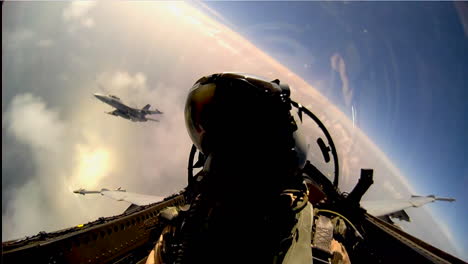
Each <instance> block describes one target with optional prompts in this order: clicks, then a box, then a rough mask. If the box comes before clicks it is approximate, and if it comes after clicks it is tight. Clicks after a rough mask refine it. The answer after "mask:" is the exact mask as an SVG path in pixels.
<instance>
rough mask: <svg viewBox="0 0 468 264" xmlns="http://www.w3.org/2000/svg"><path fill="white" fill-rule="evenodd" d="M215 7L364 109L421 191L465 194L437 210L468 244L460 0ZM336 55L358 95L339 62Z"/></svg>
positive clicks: (467, 55) (339, 100)
mask: <svg viewBox="0 0 468 264" xmlns="http://www.w3.org/2000/svg"><path fill="white" fill-rule="evenodd" d="M206 4H207V5H208V6H209V7H210V8H212V9H213V10H215V11H216V12H217V13H218V14H220V16H221V17H222V18H224V19H220V17H217V19H220V21H221V22H224V23H226V24H227V25H228V26H230V27H231V28H232V29H233V30H235V31H237V32H239V33H240V34H241V35H243V36H245V37H246V38H247V39H249V40H250V41H252V42H253V43H254V44H255V45H257V46H258V47H260V48H261V49H262V50H264V51H265V52H267V53H268V54H270V55H271V56H272V57H274V58H275V59H277V60H279V61H280V62H281V63H283V64H284V65H285V66H287V67H288V68H290V69H291V70H293V71H295V72H296V73H298V74H299V75H300V76H301V77H302V78H304V79H305V80H306V81H308V82H309V83H311V84H312V85H314V86H315V87H316V88H318V89H319V90H320V91H321V92H322V93H323V94H324V95H325V96H327V97H328V98H330V99H331V100H332V101H333V102H334V103H335V104H336V105H338V106H339V107H340V108H341V109H342V110H343V111H344V112H345V113H346V114H347V115H348V116H349V117H350V118H351V117H352V110H351V106H352V107H353V108H355V109H356V112H357V115H356V123H357V125H358V126H359V127H360V128H361V129H362V130H363V131H364V132H365V133H366V134H367V135H368V136H369V137H370V138H371V139H372V140H373V141H374V142H375V143H376V144H377V145H378V146H379V147H380V148H381V149H382V150H383V151H384V152H385V153H386V154H387V156H388V157H389V158H390V159H391V160H392V161H393V162H394V164H395V165H396V166H397V167H398V168H399V169H400V170H401V171H402V172H403V173H404V174H405V175H407V177H408V180H409V181H410V182H411V184H412V185H413V187H414V189H415V190H416V191H418V192H419V193H418V194H431V193H434V194H436V195H441V196H452V197H455V198H456V199H457V202H456V203H454V204H446V203H440V204H433V205H430V207H431V208H432V210H433V212H435V213H436V214H437V215H439V216H441V215H443V216H441V218H442V221H444V222H446V224H447V225H448V226H449V228H450V229H451V230H452V232H453V233H455V236H456V239H457V240H458V241H460V242H462V244H463V245H462V247H463V248H464V251H465V252H466V251H467V248H468V246H467V242H466V237H468V228H467V224H466V217H467V216H468V206H467V205H466V204H467V202H468V195H467V194H466V190H465V188H466V186H468V162H467V157H468V155H467V154H468V153H467V152H468V151H467V150H466V146H467V145H468V139H467V137H466V135H468V122H467V114H468V104H467V102H466V100H467V99H468V89H467V87H468V86H467V85H468V74H467V73H468V49H467V47H468V38H467V37H468V36H467V35H466V33H465V32H468V30H467V29H464V28H463V24H462V20H461V19H460V17H459V15H458V13H457V9H456V5H455V4H454V3H451V2H383V3H382V2H347V3H342V2H327V3H325V2H208V3H206ZM215 18H216V17H215ZM336 54H337V55H338V56H339V58H341V59H342V61H343V62H344V63H345V64H346V77H347V79H348V82H349V83H348V87H349V88H348V90H347V93H348V94H346V92H343V89H342V87H343V81H342V78H341V77H340V73H339V72H338V71H335V70H333V69H332V67H331V58H332V57H333V56H334V55H336ZM350 91H351V92H352V95H351V94H349V92H350ZM346 97H348V98H349V99H346ZM346 100H349V101H348V102H346Z"/></svg>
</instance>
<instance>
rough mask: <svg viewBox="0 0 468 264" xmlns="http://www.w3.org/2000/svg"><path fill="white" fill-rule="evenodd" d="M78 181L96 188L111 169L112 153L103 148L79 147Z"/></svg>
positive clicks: (81, 184) (88, 186)
mask: <svg viewBox="0 0 468 264" xmlns="http://www.w3.org/2000/svg"><path fill="white" fill-rule="evenodd" d="M78 153H79V155H78V159H79V165H78V172H77V179H76V180H77V182H78V184H79V185H80V186H83V187H84V186H85V187H86V188H95V187H98V186H97V185H98V184H99V182H100V181H101V180H102V179H103V178H104V177H106V176H107V174H108V172H109V169H110V153H109V151H107V150H105V149H103V148H96V149H90V148H86V147H83V146H79V147H78Z"/></svg>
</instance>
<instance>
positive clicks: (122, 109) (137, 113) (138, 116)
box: [94, 93, 163, 122]
mask: <svg viewBox="0 0 468 264" xmlns="http://www.w3.org/2000/svg"><path fill="white" fill-rule="evenodd" d="M94 96H95V97H96V98H97V99H99V100H101V101H102V102H104V103H106V104H108V105H110V106H112V107H114V108H116V109H115V110H114V111H112V112H106V114H109V115H114V116H120V117H123V118H125V119H129V120H132V121H133V122H146V121H148V120H150V121H154V122H159V120H156V119H152V118H149V117H146V115H154V114H162V113H163V112H161V111H159V110H158V109H155V110H150V107H151V105H149V104H147V105H145V106H144V107H143V108H142V109H137V108H132V107H130V106H127V105H126V104H124V103H123V102H122V100H120V98H119V97H117V96H115V95H110V94H109V95H103V94H98V93H95V94H94Z"/></svg>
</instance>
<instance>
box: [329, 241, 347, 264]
mask: <svg viewBox="0 0 468 264" xmlns="http://www.w3.org/2000/svg"><path fill="white" fill-rule="evenodd" d="M330 250H331V252H332V255H333V257H332V261H331V263H332V264H351V260H350V259H349V256H348V252H346V249H345V248H344V246H343V244H341V243H340V242H338V241H336V240H335V239H333V240H332V241H331V246H330Z"/></svg>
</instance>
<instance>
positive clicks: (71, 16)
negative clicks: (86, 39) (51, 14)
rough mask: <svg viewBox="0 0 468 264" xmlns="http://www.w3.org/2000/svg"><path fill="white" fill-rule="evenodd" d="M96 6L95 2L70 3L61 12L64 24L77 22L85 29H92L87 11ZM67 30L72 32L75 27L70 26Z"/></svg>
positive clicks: (91, 20) (92, 24)
mask: <svg viewBox="0 0 468 264" xmlns="http://www.w3.org/2000/svg"><path fill="white" fill-rule="evenodd" d="M95 6H96V2H95V1H72V2H71V3H70V5H69V6H68V7H66V8H65V9H64V10H63V12H62V17H63V19H64V20H65V21H66V22H71V23H74V22H77V23H78V24H80V25H81V26H83V27H85V28H92V27H94V24H95V23H94V20H93V19H92V18H90V17H88V13H89V11H90V10H91V9H92V8H94V7H95ZM69 30H70V31H71V32H73V31H74V30H75V25H73V24H72V25H71V26H70V28H69Z"/></svg>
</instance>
